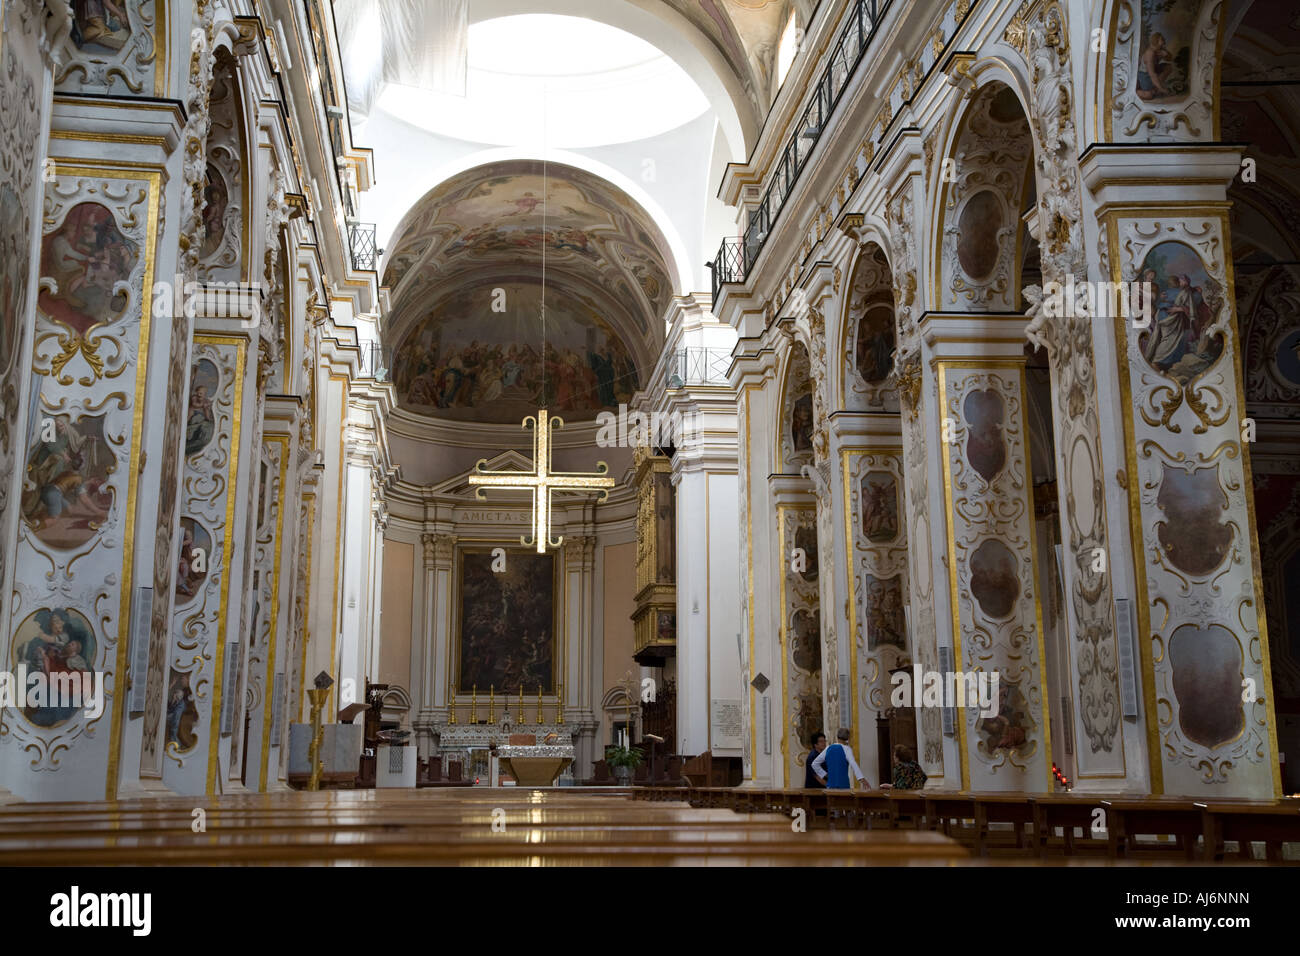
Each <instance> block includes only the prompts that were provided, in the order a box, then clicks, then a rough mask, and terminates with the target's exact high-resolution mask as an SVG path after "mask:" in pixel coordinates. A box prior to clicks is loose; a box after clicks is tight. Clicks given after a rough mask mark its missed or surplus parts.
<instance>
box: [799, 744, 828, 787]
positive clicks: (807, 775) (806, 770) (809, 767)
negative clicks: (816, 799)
mask: <svg viewBox="0 0 1300 956" xmlns="http://www.w3.org/2000/svg"><path fill="white" fill-rule="evenodd" d="M809 742H810V743H811V744H812V750H810V751H809V752H808V756H807V757H805V758H804V762H803V788H804V789H805V790H820V789H821V788H822V787H824V786H826V784H824V783H822V782H821V780H820V779H818V777H817V774H815V773H813V761H814V760H815V759H816V758H817V757H819V756H821V752H822V751H823V750H825V749H826V735H825V734H824V733H822V732H821V731H820V730H819V731H817V733H815V734H813V736H812V740H811V741H809Z"/></svg>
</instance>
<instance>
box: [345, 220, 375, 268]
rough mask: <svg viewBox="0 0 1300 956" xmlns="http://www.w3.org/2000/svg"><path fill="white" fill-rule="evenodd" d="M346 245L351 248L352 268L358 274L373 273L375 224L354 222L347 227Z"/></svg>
mask: <svg viewBox="0 0 1300 956" xmlns="http://www.w3.org/2000/svg"><path fill="white" fill-rule="evenodd" d="M348 245H350V246H351V247H352V268H353V269H356V270H357V271H358V272H374V271H375V260H376V259H377V258H378V256H377V254H376V251H375V224H374V223H373V222H354V223H350V224H349V225H348Z"/></svg>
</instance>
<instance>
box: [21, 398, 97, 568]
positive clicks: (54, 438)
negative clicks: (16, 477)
mask: <svg viewBox="0 0 1300 956" xmlns="http://www.w3.org/2000/svg"><path fill="white" fill-rule="evenodd" d="M32 424H33V431H32V435H31V439H30V445H29V450H28V453H27V475H26V480H25V481H24V484H23V495H22V514H23V518H24V520H26V522H27V524H28V525H30V526H31V529H32V531H33V533H34V534H35V535H36V537H37V538H39V539H40V540H41V541H43V542H44V543H45V544H47V545H49V546H50V547H52V548H75V547H79V546H80V545H82V544H85V543H86V542H87V541H89V540H90V538H91V537H92V536H93V535H94V534H95V532H96V531H97V530H99V527H100V526H101V525H102V524H103V523H104V522H105V520H107V518H108V513H109V509H110V508H111V507H112V505H113V493H112V489H111V488H110V487H109V484H108V481H109V476H110V475H111V474H112V473H113V470H114V469H115V468H116V466H117V458H116V456H115V455H114V454H113V450H112V448H110V447H109V444H108V441H107V440H106V439H105V437H104V416H103V415H86V416H83V417H82V418H79V419H77V420H76V421H73V420H72V419H71V418H70V417H69V416H67V415H53V416H47V417H44V418H42V417H37V418H36V419H35V420H34V421H33V423H32ZM47 429H48V431H47ZM47 439H48V440H47Z"/></svg>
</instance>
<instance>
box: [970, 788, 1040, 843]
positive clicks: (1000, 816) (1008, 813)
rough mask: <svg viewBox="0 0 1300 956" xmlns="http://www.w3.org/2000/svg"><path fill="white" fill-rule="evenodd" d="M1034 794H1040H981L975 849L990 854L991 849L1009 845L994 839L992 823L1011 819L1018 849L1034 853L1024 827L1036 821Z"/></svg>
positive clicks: (977, 811) (976, 817)
mask: <svg viewBox="0 0 1300 956" xmlns="http://www.w3.org/2000/svg"><path fill="white" fill-rule="evenodd" d="M1034 796H1038V794H1024V793H987V794H984V793H982V794H980V795H979V797H978V798H977V799H976V801H975V852H976V853H977V854H978V855H980V856H988V855H989V851H990V850H991V849H995V848H1002V849H1006V848H1007V845H1006V844H1004V843H1001V842H997V841H995V839H994V836H993V830H992V829H991V828H990V826H989V824H992V823H1010V824H1011V826H1012V833H1013V837H1012V842H1013V843H1014V849H1015V850H1016V852H1017V853H1020V854H1025V855H1029V854H1031V853H1032V852H1033V849H1032V848H1031V847H1030V845H1029V842H1028V840H1027V838H1026V835H1025V827H1026V826H1032V825H1033V823H1034V807H1033V803H1032V802H1031V801H1032V799H1033V797H1034Z"/></svg>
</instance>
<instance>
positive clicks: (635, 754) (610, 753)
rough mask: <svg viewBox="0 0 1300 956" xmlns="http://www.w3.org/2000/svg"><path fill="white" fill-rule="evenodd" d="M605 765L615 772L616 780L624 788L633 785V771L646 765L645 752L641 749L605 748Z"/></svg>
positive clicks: (619, 746)
mask: <svg viewBox="0 0 1300 956" xmlns="http://www.w3.org/2000/svg"><path fill="white" fill-rule="evenodd" d="M605 763H606V764H607V765H609V766H610V767H611V768H613V770H614V778H615V779H616V780H618V782H619V783H620V784H622V785H623V786H625V787H626V786H629V785H630V784H631V783H632V771H633V770H635V769H636V768H637V767H639V766H641V764H643V763H645V751H644V750H642V749H641V748H640V747H624V746H622V745H621V744H620V745H618V746H609V747H606V748H605Z"/></svg>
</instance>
